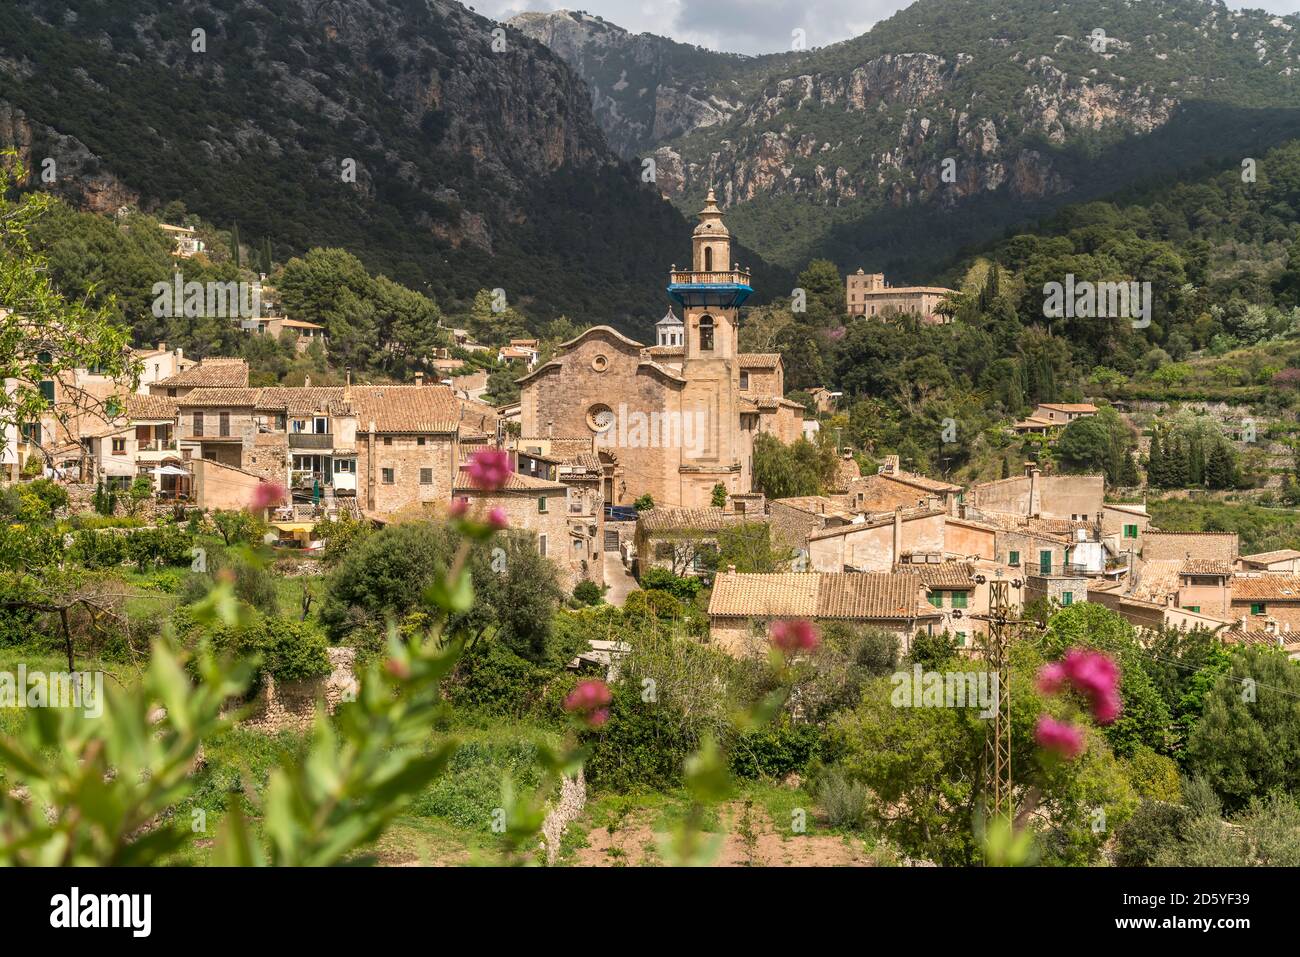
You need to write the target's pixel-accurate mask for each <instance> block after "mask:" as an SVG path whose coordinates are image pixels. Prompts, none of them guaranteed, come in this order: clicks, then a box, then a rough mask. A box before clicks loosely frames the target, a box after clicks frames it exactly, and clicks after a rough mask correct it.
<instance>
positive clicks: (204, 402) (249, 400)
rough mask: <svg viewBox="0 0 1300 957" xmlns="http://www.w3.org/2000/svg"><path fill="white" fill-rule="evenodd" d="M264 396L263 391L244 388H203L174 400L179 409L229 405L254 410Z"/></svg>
mask: <svg viewBox="0 0 1300 957" xmlns="http://www.w3.org/2000/svg"><path fill="white" fill-rule="evenodd" d="M261 396H262V390H261V389H249V388H247V387H244V388H229V389H224V388H202V389H194V390H193V391H192V392H189V393H187V394H186V395H184V396H181V397H180V398H179V399H176V400H174V401H175V402H176V405H177V406H178V407H179V408H182V409H183V408H187V407H196V406H197V407H204V406H206V407H209V408H210V407H212V406H220V405H227V406H233V407H235V408H245V407H246V408H250V409H251V408H254V407H255V406H256V405H257V402H258V400H259V399H260V398H261Z"/></svg>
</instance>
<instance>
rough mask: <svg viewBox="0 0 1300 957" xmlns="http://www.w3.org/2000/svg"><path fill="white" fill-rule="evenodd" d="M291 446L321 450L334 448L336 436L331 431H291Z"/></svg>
mask: <svg viewBox="0 0 1300 957" xmlns="http://www.w3.org/2000/svg"><path fill="white" fill-rule="evenodd" d="M289 448H291V449H313V450H316V451H320V450H322V449H325V450H328V449H332V448H334V436H333V434H332V433H329V432H290V433H289Z"/></svg>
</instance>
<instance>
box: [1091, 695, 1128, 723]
mask: <svg viewBox="0 0 1300 957" xmlns="http://www.w3.org/2000/svg"><path fill="white" fill-rule="evenodd" d="M1123 710H1124V704H1123V702H1121V701H1120V700H1119V695H1118V694H1116V693H1112V694H1108V695H1104V696H1103V697H1100V698H1095V699H1093V701H1092V716H1093V717H1094V718H1095V719H1096V720H1097V723H1098V724H1110V723H1111V722H1113V721H1114V720H1115V719H1116V718H1118V717H1119V714H1120V712H1121V711H1123Z"/></svg>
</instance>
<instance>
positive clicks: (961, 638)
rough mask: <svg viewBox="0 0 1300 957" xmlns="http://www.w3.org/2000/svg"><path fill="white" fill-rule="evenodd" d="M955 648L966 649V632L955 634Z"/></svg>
mask: <svg viewBox="0 0 1300 957" xmlns="http://www.w3.org/2000/svg"><path fill="white" fill-rule="evenodd" d="M957 647H958V648H965V647H966V632H964V631H959V632H957Z"/></svg>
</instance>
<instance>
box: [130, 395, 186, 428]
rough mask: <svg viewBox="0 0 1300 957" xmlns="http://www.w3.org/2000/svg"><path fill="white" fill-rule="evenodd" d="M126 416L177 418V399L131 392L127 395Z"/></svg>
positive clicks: (136, 417)
mask: <svg viewBox="0 0 1300 957" xmlns="http://www.w3.org/2000/svg"><path fill="white" fill-rule="evenodd" d="M126 416H127V418H128V419H130V420H132V421H135V420H137V419H174V418H176V400H175V399H172V398H168V397H167V396H165V395H139V394H138V393H135V392H133V393H131V394H130V395H128V396H127V397H126Z"/></svg>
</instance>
